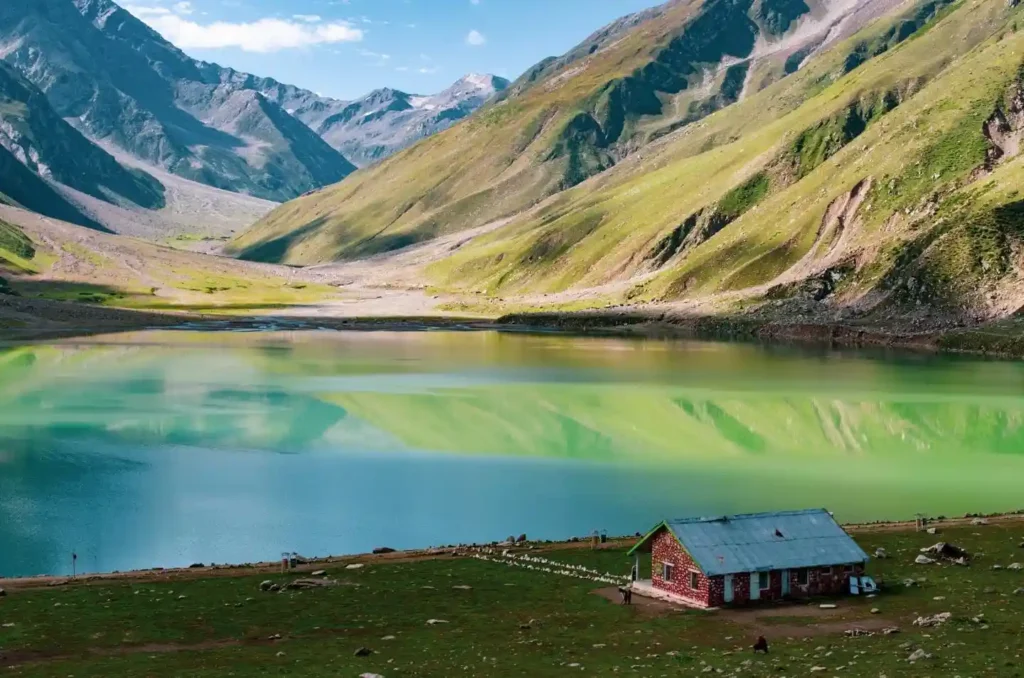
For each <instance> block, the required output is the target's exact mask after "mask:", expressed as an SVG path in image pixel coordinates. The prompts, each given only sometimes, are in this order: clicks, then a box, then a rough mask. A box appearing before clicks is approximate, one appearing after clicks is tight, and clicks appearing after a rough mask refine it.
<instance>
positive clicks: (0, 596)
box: [0, 589, 7, 598]
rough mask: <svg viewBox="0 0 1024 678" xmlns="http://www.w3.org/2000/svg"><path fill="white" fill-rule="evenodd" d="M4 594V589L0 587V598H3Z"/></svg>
mask: <svg viewBox="0 0 1024 678" xmlns="http://www.w3.org/2000/svg"><path fill="white" fill-rule="evenodd" d="M6 595H7V591H4V590H3V589H0V598H3V597H4V596H6Z"/></svg>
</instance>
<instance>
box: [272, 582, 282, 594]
mask: <svg viewBox="0 0 1024 678" xmlns="http://www.w3.org/2000/svg"><path fill="white" fill-rule="evenodd" d="M270 590H271V591H272V592H273V593H277V592H278V591H280V590H281V585H280V584H273V585H271V587H270Z"/></svg>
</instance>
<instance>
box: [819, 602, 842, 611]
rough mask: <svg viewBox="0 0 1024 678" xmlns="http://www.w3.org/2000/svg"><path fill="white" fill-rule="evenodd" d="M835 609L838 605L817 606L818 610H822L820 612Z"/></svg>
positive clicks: (824, 604)
mask: <svg viewBox="0 0 1024 678" xmlns="http://www.w3.org/2000/svg"><path fill="white" fill-rule="evenodd" d="M837 607H838V605H836V604H835V603H822V604H821V605H819V606H818V608H819V609H822V610H834V609H836V608H837Z"/></svg>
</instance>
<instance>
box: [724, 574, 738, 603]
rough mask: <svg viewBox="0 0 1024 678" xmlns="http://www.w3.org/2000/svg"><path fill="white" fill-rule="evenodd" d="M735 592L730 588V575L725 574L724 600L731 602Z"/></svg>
mask: <svg viewBox="0 0 1024 678" xmlns="http://www.w3.org/2000/svg"><path fill="white" fill-rule="evenodd" d="M735 595H736V594H734V593H733V590H732V575H731V574H727V575H725V599H724V600H725V602H727V603H731V602H732V601H733V598H734V597H735Z"/></svg>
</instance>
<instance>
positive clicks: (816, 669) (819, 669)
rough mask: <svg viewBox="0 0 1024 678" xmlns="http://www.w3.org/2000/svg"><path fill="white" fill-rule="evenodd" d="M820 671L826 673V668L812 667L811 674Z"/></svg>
mask: <svg viewBox="0 0 1024 678" xmlns="http://www.w3.org/2000/svg"><path fill="white" fill-rule="evenodd" d="M822 671H828V668H827V667H824V666H812V667H811V673H821V672H822Z"/></svg>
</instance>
